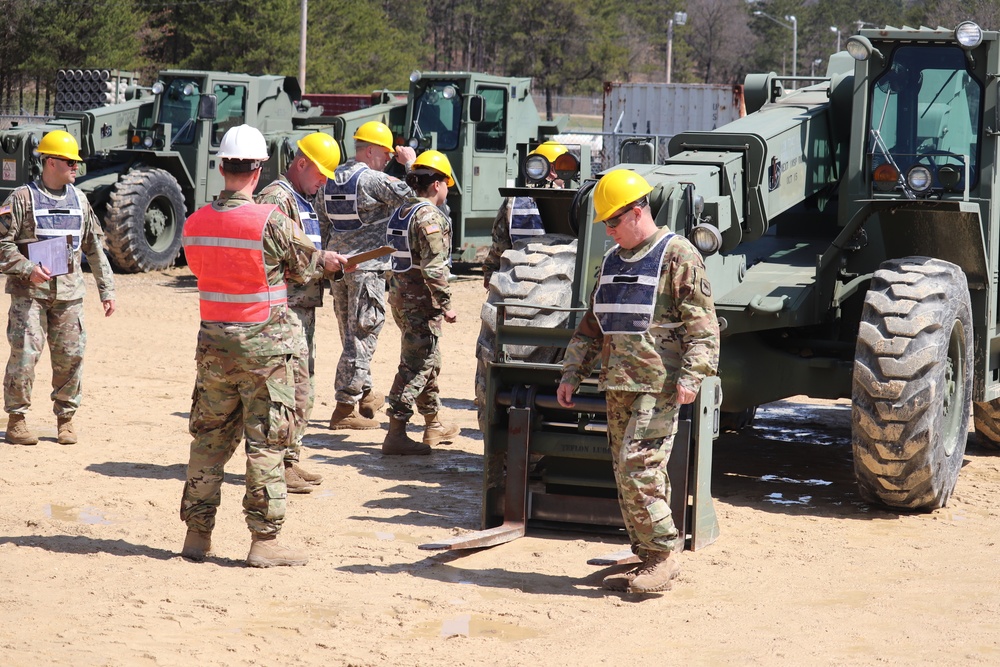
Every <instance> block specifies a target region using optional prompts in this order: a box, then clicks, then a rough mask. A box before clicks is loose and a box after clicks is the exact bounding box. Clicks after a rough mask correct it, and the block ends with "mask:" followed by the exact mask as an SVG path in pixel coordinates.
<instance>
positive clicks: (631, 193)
mask: <svg viewBox="0 0 1000 667" xmlns="http://www.w3.org/2000/svg"><path fill="white" fill-rule="evenodd" d="M652 191H653V187H652V186H651V185H650V184H649V183H647V182H646V179H645V178H643V177H642V176H640V175H639V174H637V173H635V172H634V171H630V170H628V169H616V170H615V171H611V172H608V173H607V174H605V175H604V176H602V177H601V180H599V181H598V182H597V187H595V188H594V213H596V216H595V217H594V222H604V221H605V220H607V219H608V218H610V217H611V216H612V215H614V213H615V211H617V210H618V209H620V208H623V207H625V206H627V205H629V204H631V203H632V202H634V201H636V200H638V199H641V198H642V197H645V196H646V195H648V194H649V193H650V192H652Z"/></svg>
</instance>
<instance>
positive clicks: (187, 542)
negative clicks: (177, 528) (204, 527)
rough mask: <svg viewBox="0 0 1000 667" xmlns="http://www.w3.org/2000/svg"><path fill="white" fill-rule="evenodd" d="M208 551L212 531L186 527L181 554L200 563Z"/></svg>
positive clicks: (210, 551) (210, 546)
mask: <svg viewBox="0 0 1000 667" xmlns="http://www.w3.org/2000/svg"><path fill="white" fill-rule="evenodd" d="M210 553H212V533H211V532H208V533H203V532H201V531H200V530H195V529H193V528H188V532H187V535H185V536H184V548H183V549H181V556H183V557H184V558H187V559H188V560H193V561H195V562H197V563H200V562H201V561H203V560H205V556H207V555H209V554H210Z"/></svg>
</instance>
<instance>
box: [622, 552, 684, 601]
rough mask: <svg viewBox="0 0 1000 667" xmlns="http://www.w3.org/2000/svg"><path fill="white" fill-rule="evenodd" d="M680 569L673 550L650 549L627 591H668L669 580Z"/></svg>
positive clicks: (678, 572)
mask: <svg viewBox="0 0 1000 667" xmlns="http://www.w3.org/2000/svg"><path fill="white" fill-rule="evenodd" d="M680 571H681V564H680V563H679V562H677V557H676V556H674V552H672V551H651V552H649V554H648V555H647V556H646V561H645V562H644V563H643V564H642V567H641V568H639V572H638V573H637V574H636V576H635V578H634V579H633V580H632V583H630V584H629V586H628V590H629V593H656V592H658V591H669V590H670V587H671V583H670V580H671V579H673V578H674V577H676V576H677V575H678V574H680Z"/></svg>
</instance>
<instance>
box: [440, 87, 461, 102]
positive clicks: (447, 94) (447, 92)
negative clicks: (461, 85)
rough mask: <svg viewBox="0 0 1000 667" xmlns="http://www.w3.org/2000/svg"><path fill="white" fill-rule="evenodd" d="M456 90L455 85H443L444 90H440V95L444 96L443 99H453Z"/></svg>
mask: <svg viewBox="0 0 1000 667" xmlns="http://www.w3.org/2000/svg"><path fill="white" fill-rule="evenodd" d="M457 92H458V91H457V90H455V86H445V87H444V90H443V91H441V95H442V96H443V97H444V99H446V100H450V99H453V98H454V97H455V94H456V93H457Z"/></svg>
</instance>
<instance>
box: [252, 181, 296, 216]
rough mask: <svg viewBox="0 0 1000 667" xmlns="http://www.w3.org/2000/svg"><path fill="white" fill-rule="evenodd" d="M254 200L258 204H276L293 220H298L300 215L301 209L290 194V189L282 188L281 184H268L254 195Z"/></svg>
mask: <svg viewBox="0 0 1000 667" xmlns="http://www.w3.org/2000/svg"><path fill="white" fill-rule="evenodd" d="M254 201H255V202H257V203H258V204H274V205H276V206H277V207H278V210H279V211H281V212H282V213H284V214H285V216H286V217H288V218H291V219H292V220H297V219H298V216H299V209H298V207H297V206H296V205H295V200H293V199H292V196H291V195H290V194H288V191H287V190H285V189H284V188H282V187H281V186H280V185H275V186H271V185H269V186H267V187H266V188H264V189H263V190H261V191H260V193H259V194H258V195H257V196H256V197H254Z"/></svg>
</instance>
